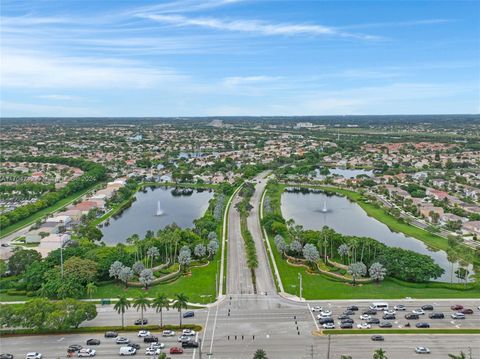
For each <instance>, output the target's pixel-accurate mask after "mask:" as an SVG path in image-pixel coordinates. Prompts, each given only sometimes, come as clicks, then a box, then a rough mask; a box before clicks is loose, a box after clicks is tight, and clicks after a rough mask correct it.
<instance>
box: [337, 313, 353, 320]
mask: <svg viewBox="0 0 480 359" xmlns="http://www.w3.org/2000/svg"><path fill="white" fill-rule="evenodd" d="M337 318H338V320H345V319H350V317H349V316H348V315H344V314H341V315H339V316H338V317H337Z"/></svg>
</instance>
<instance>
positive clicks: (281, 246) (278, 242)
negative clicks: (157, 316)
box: [273, 234, 288, 255]
mask: <svg viewBox="0 0 480 359" xmlns="http://www.w3.org/2000/svg"><path fill="white" fill-rule="evenodd" d="M273 241H274V242H275V246H276V247H277V249H278V251H279V252H280V253H281V254H282V255H283V254H284V253H285V251H286V250H287V249H288V245H287V243H286V242H285V239H284V238H283V237H282V236H281V235H279V234H277V235H276V236H275V238H274V239H273Z"/></svg>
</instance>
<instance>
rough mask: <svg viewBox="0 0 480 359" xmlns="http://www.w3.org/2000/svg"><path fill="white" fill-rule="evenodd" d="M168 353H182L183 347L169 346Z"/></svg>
mask: <svg viewBox="0 0 480 359" xmlns="http://www.w3.org/2000/svg"><path fill="white" fill-rule="evenodd" d="M170 354H183V349H182V348H179V347H173V348H170Z"/></svg>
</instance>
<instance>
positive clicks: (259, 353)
mask: <svg viewBox="0 0 480 359" xmlns="http://www.w3.org/2000/svg"><path fill="white" fill-rule="evenodd" d="M253 359H268V358H267V353H266V352H265V350H263V349H257V350H256V351H255V354H253Z"/></svg>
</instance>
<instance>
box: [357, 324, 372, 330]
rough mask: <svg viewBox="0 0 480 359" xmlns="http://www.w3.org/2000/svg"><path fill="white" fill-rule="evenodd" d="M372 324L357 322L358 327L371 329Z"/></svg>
mask: <svg viewBox="0 0 480 359" xmlns="http://www.w3.org/2000/svg"><path fill="white" fill-rule="evenodd" d="M371 327H372V326H371V325H370V324H368V323H362V324H357V328H358V329H370V328H371Z"/></svg>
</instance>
